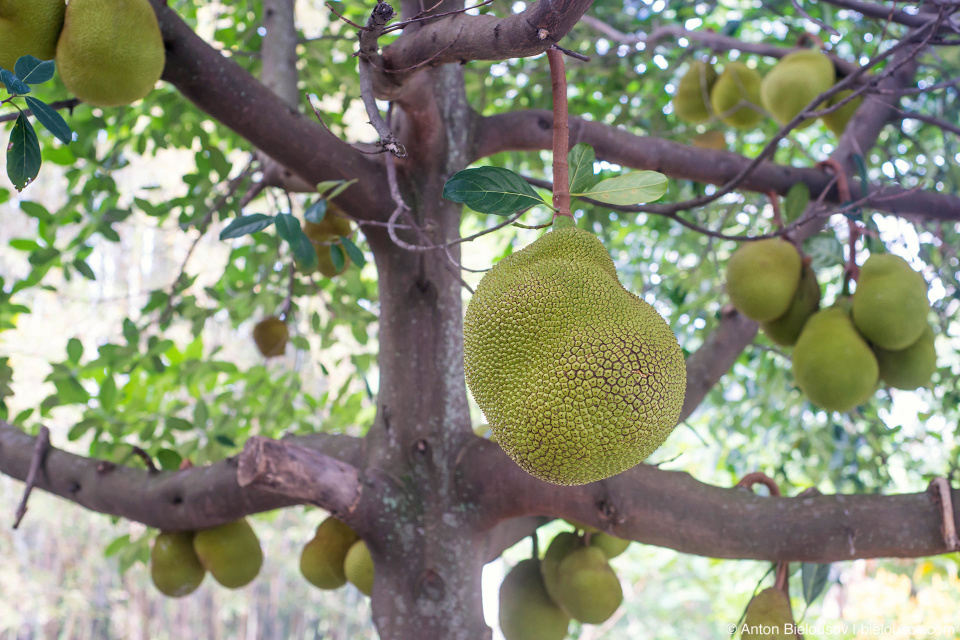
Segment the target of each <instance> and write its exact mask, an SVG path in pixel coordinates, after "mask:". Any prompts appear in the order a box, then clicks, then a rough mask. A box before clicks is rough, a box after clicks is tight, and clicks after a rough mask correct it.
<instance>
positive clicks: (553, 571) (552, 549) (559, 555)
mask: <svg viewBox="0 0 960 640" xmlns="http://www.w3.org/2000/svg"><path fill="white" fill-rule="evenodd" d="M582 546H583V544H582V542H581V538H580V537H579V536H577V534H575V533H573V532H570V531H561V532H560V533H558V534H557V535H555V536H554V537H553V540H551V541H550V546H548V547H547V551H546V553H544V554H543V561H542V562H541V563H540V572H541V573H542V574H543V585H544V587H545V588H546V590H547V593H548V594H549V595H550V598H551V599H553V601H554V602H559V600H558V598H559V595H558V593H557V570H558V569H559V568H560V563H561V562H562V561H563V559H564V558H566V557H567V556H568V555H570V553H572V552H573V551H575V550H576V549H579V548H581V547H582Z"/></svg>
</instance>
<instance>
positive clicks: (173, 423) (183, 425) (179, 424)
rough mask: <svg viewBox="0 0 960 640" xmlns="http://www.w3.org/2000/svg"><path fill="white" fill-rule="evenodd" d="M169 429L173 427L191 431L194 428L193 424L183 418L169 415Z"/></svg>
mask: <svg viewBox="0 0 960 640" xmlns="http://www.w3.org/2000/svg"><path fill="white" fill-rule="evenodd" d="M167 429H172V430H173V431H190V430H191V429H193V424H192V423H191V422H190V421H189V420H184V419H183V418H178V417H176V416H167Z"/></svg>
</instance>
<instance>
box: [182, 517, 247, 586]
mask: <svg viewBox="0 0 960 640" xmlns="http://www.w3.org/2000/svg"><path fill="white" fill-rule="evenodd" d="M193 550H194V551H196V552H197V557H198V558H200V563H201V564H202V565H203V566H204V568H206V570H207V571H209V572H210V575H212V576H213V577H214V579H216V581H217V582H219V583H220V584H222V585H223V586H225V587H227V588H228V589H239V588H240V587H242V586H244V585H247V584H249V583H250V582H251V581H252V580H253V579H254V578H256V577H257V574H258V573H260V566H261V565H262V564H263V551H261V550H260V541H259V540H258V539H257V534H256V533H255V532H254V531H253V527H251V526H250V523H249V522H247V521H246V519H243V520H235V521H234V522H228V523H227V524H222V525H220V526H219V527H212V528H210V529H201V530H200V531H197V532H196V534H195V535H194V537H193Z"/></svg>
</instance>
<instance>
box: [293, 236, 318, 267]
mask: <svg viewBox="0 0 960 640" xmlns="http://www.w3.org/2000/svg"><path fill="white" fill-rule="evenodd" d="M293 258H294V260H296V261H297V264H298V265H299V266H300V268H301V269H302V270H303V271H312V270H313V269H315V268H316V266H317V262H318V258H317V248H316V247H315V246H313V243H312V242H310V238H308V237H307V235H306V234H305V233H301V234H300V242H298V243H297V244H296V245H295V246H294V247H293Z"/></svg>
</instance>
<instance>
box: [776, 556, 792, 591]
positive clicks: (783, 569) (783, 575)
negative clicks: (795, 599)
mask: <svg viewBox="0 0 960 640" xmlns="http://www.w3.org/2000/svg"><path fill="white" fill-rule="evenodd" d="M775 576H776V577H775V578H774V580H773V586H774V587H775V588H776V589H779V590H780V591H783V592H784V593H786V594H787V595H790V593H789V590H788V588H789V586H790V581H789V580H788V578H789V577H790V563H789V562H778V563H777V569H776V574H775Z"/></svg>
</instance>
